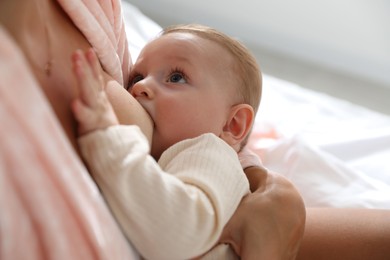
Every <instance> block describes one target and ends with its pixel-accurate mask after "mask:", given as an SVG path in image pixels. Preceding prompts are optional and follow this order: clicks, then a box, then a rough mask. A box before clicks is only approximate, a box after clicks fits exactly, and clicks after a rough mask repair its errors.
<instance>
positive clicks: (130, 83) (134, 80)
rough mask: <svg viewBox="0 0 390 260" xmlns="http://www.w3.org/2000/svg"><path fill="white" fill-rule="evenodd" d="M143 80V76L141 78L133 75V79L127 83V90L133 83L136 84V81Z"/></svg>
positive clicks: (139, 75)
mask: <svg viewBox="0 0 390 260" xmlns="http://www.w3.org/2000/svg"><path fill="white" fill-rule="evenodd" d="M143 79H144V76H142V75H141V74H137V75H135V76H134V77H132V78H131V79H130V81H129V85H128V86H127V89H128V90H129V89H130V88H131V87H132V86H134V84H135V83H137V82H138V81H141V80H143Z"/></svg>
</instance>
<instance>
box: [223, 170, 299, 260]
mask: <svg viewBox="0 0 390 260" xmlns="http://www.w3.org/2000/svg"><path fill="white" fill-rule="evenodd" d="M245 173H246V175H247V177H248V179H249V182H250V188H251V191H252V193H251V194H249V195H248V196H246V197H244V198H243V200H242V201H241V203H240V205H239V207H238V209H237V210H236V212H235V213H234V215H233V216H232V218H231V219H230V220H229V222H228V223H227V225H226V226H225V229H224V232H223V234H222V236H221V239H220V242H221V243H229V244H230V245H231V246H232V247H233V249H234V251H235V252H236V253H237V254H238V255H240V256H241V258H242V259H294V258H295V256H296V254H297V252H298V249H299V245H300V242H301V240H302V237H303V233H304V228H305V218H306V211H305V207H304V203H303V200H302V198H301V196H300V195H299V193H298V192H297V190H296V189H295V187H294V186H293V185H292V184H291V183H290V182H289V181H288V180H287V179H285V178H284V177H282V176H281V175H278V174H276V173H270V172H268V171H267V170H266V169H265V168H260V167H250V168H247V169H246V170H245Z"/></svg>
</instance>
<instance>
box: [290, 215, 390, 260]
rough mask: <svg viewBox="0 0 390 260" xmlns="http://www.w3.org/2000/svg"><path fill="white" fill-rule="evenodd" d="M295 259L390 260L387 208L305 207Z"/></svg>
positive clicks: (389, 226)
mask: <svg viewBox="0 0 390 260" xmlns="http://www.w3.org/2000/svg"><path fill="white" fill-rule="evenodd" d="M297 259H372V260H374V259H390V210H380V209H346V208H344V209H340V208H309V209H307V220H306V229H305V234H304V237H303V240H302V244H301V248H300V250H299V253H298V256H297Z"/></svg>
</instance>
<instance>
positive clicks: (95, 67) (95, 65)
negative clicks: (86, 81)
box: [85, 48, 104, 91]
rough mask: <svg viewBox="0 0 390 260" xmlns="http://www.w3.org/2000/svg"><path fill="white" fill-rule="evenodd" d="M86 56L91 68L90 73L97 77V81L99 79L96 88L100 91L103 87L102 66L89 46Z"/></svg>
mask: <svg viewBox="0 0 390 260" xmlns="http://www.w3.org/2000/svg"><path fill="white" fill-rule="evenodd" d="M85 55H86V57H87V61H88V63H89V65H90V67H91V69H92V73H93V75H94V77H95V79H97V81H99V88H98V90H99V91H102V90H103V89H104V82H103V76H102V73H101V71H102V68H101V66H100V63H99V60H98V58H97V56H96V53H95V51H94V50H93V49H92V48H90V49H89V50H88V51H87V52H86V54H85Z"/></svg>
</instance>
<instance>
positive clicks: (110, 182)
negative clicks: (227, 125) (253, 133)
mask: <svg viewBox="0 0 390 260" xmlns="http://www.w3.org/2000/svg"><path fill="white" fill-rule="evenodd" d="M79 141H80V142H79V143H80V145H81V147H82V154H83V157H84V158H85V160H86V161H87V163H88V165H89V167H90V169H91V171H92V174H93V177H94V178H95V180H96V182H97V183H98V185H99V187H100V188H101V190H102V192H103V194H104V196H105V198H106V200H107V201H108V202H109V204H110V207H111V209H112V211H113V212H114V214H115V216H116V217H117V219H118V221H119V222H120V224H121V226H122V228H123V230H124V232H125V233H126V235H127V237H128V238H129V239H130V241H132V242H133V244H134V245H135V246H136V248H137V249H138V250H139V251H140V253H141V254H142V255H143V256H144V257H145V258H147V259H188V258H191V257H195V256H198V255H200V254H202V253H205V252H206V251H208V250H209V249H210V248H212V247H213V246H214V245H215V243H216V242H217V241H218V238H219V237H220V235H221V233H222V230H223V227H224V225H225V224H226V223H227V221H228V220H229V219H230V217H231V216H232V215H233V212H234V211H235V210H236V208H237V206H238V204H239V202H240V201H241V199H242V197H243V196H244V195H245V194H247V193H248V192H249V184H248V181H247V179H246V177H245V174H244V172H243V170H242V168H241V165H240V162H239V160H238V157H237V153H236V152H235V151H234V150H233V149H232V148H231V147H230V146H228V145H227V144H226V143H225V142H224V141H222V140H221V139H219V138H218V137H216V136H215V135H212V134H205V135H202V136H200V137H197V138H194V139H190V140H185V141H182V142H179V143H178V144H176V145H174V146H172V147H171V148H169V149H168V150H167V151H165V152H164V153H163V154H162V156H161V158H160V160H159V164H157V163H156V162H155V161H154V159H153V158H152V157H151V156H150V155H149V148H148V143H147V140H146V138H145V137H144V136H143V134H142V133H141V131H140V130H139V128H138V127H136V126H115V127H110V128H108V129H106V130H104V131H96V132H94V133H91V134H89V135H87V136H84V137H83V138H81V139H80V140H79Z"/></svg>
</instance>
